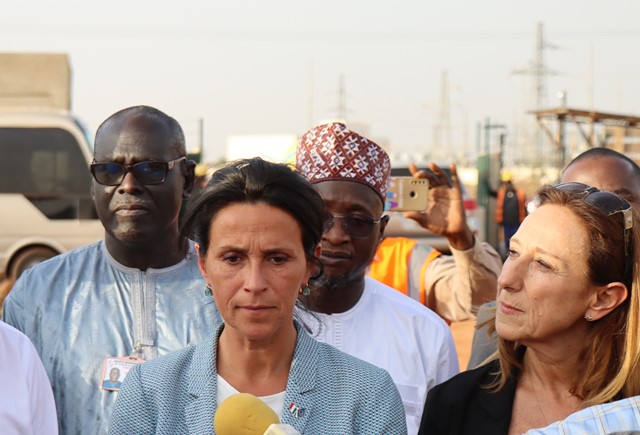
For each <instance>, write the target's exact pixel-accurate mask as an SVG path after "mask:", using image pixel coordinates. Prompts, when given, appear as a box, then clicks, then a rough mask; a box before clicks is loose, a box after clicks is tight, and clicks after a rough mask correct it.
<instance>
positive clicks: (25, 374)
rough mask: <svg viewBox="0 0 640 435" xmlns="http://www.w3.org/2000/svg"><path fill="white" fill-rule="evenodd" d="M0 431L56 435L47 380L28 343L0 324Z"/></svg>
mask: <svg viewBox="0 0 640 435" xmlns="http://www.w3.org/2000/svg"><path fill="white" fill-rule="evenodd" d="M0 369H2V370H1V371H0V385H1V386H2V390H1V391H0V428H2V430H1V432H2V433H6V434H16V435H32V434H42V435H57V433H58V421H57V417H56V405H55V403H54V401H53V393H52V392H51V385H50V384H49V378H48V377H47V373H46V372H45V370H44V367H43V366H42V362H41V361H40V358H39V357H38V353H37V352H36V350H35V349H34V347H33V344H31V342H30V341H29V339H28V338H27V337H26V336H25V335H24V334H23V333H21V332H20V331H18V330H17V329H15V328H12V327H11V326H9V325H7V324H6V323H4V322H0Z"/></svg>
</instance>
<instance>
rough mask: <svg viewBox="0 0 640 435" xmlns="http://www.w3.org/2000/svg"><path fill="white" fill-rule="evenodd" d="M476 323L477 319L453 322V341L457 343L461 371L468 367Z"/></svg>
mask: <svg viewBox="0 0 640 435" xmlns="http://www.w3.org/2000/svg"><path fill="white" fill-rule="evenodd" d="M475 325H476V321H475V320H467V321H464V322H454V323H452V324H451V333H452V334H453V341H455V343H456V350H457V351H458V363H459V364H460V371H463V370H466V369H467V363H468V362H469V357H470V356H471V341H472V340H473V331H474V327H475Z"/></svg>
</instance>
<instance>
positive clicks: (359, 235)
mask: <svg viewBox="0 0 640 435" xmlns="http://www.w3.org/2000/svg"><path fill="white" fill-rule="evenodd" d="M336 219H342V229H343V230H344V232H345V233H347V235H348V236H349V237H352V238H354V239H364V238H365V237H369V236H370V235H371V233H372V232H373V227H374V225H375V224H379V223H380V219H378V220H374V219H373V218H371V217H369V216H363V215H360V214H347V215H344V214H331V213H329V212H325V214H324V220H323V221H322V233H323V234H326V233H327V232H328V231H329V230H330V229H331V227H333V223H334V221H335V220H336Z"/></svg>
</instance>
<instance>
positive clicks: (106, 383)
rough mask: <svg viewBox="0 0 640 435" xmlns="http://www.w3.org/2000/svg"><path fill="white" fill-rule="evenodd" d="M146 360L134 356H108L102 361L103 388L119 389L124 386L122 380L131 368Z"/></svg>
mask: <svg viewBox="0 0 640 435" xmlns="http://www.w3.org/2000/svg"><path fill="white" fill-rule="evenodd" d="M144 361H145V360H143V359H142V358H136V357H133V356H121V357H113V356H108V357H106V358H105V359H104V361H103V362H102V377H101V378H100V379H101V380H102V382H101V384H100V388H102V389H103V390H110V391H118V390H120V388H121V387H122V381H124V378H125V376H127V373H128V372H129V370H131V368H132V367H133V366H134V365H136V364H140V363H143V362H144Z"/></svg>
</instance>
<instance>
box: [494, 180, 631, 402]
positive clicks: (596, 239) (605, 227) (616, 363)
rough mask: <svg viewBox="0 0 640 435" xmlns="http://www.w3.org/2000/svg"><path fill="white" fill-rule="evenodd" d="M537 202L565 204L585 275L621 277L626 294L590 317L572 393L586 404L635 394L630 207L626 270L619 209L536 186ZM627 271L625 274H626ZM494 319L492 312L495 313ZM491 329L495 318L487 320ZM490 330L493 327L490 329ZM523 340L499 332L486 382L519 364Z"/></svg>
mask: <svg viewBox="0 0 640 435" xmlns="http://www.w3.org/2000/svg"><path fill="white" fill-rule="evenodd" d="M538 198H539V199H540V205H544V204H556V205H560V206H563V207H567V208H568V209H570V210H571V211H572V212H573V213H574V214H575V215H576V216H577V217H578V218H579V219H580V221H581V222H582V224H583V226H584V228H585V229H586V231H587V234H588V237H589V240H590V243H589V252H588V253H587V255H588V258H587V264H588V267H589V278H590V280H591V281H592V282H593V283H596V284H597V285H605V284H608V283H611V282H623V283H624V284H625V286H626V287H627V291H628V297H627V299H626V300H625V301H624V302H623V303H622V304H620V305H619V306H618V307H617V308H615V309H614V310H613V311H612V312H611V313H609V314H608V315H607V316H605V317H604V318H602V319H599V320H597V321H594V322H590V326H591V329H590V331H589V336H588V337H587V338H586V340H585V343H586V345H585V347H584V349H583V350H582V352H581V354H580V360H582V361H586V363H585V364H584V365H583V366H582V367H581V369H579V370H577V371H576V374H575V377H574V379H573V381H572V385H573V388H572V391H571V392H572V393H573V394H575V395H576V396H578V397H580V398H581V399H582V400H583V403H584V404H585V405H586V406H590V405H595V404H600V403H606V402H609V401H612V400H618V399H621V398H626V397H631V396H637V395H640V367H639V364H640V333H639V329H640V294H639V292H640V280H639V279H638V274H639V269H638V267H639V264H640V255H639V253H640V252H639V251H640V249H638V248H640V228H639V227H640V223H639V221H638V215H637V214H636V212H635V210H634V211H633V230H632V237H631V239H632V245H633V246H632V250H631V253H630V254H629V255H631V259H630V260H631V261H630V264H631V269H632V270H631V271H630V272H629V271H627V270H626V266H627V259H626V257H625V253H624V250H623V249H622V248H623V246H624V219H623V216H622V214H621V213H615V214H612V215H609V216H608V215H606V214H605V213H603V212H602V211H600V210H599V209H597V207H595V206H593V205H591V204H589V203H588V202H587V201H584V196H580V195H575V194H571V193H569V192H566V191H563V190H560V189H555V188H552V187H551V186H545V187H542V188H541V189H540V190H539V191H538ZM625 275H626V276H625ZM494 322H495V317H494ZM490 329H491V330H495V323H494V324H493V325H492V326H491V328H490ZM490 332H492V331H490ZM525 352H526V346H524V345H523V344H521V343H518V342H515V341H509V340H505V339H502V338H498V352H497V358H498V361H499V364H500V371H499V373H495V375H496V379H495V381H494V382H492V383H491V384H489V385H487V386H486V387H487V388H490V389H493V390H494V391H499V390H502V389H503V388H504V387H505V386H506V384H507V382H508V381H509V378H511V377H515V376H517V375H518V371H521V370H522V369H523V368H524V365H523V357H524V353H525Z"/></svg>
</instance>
